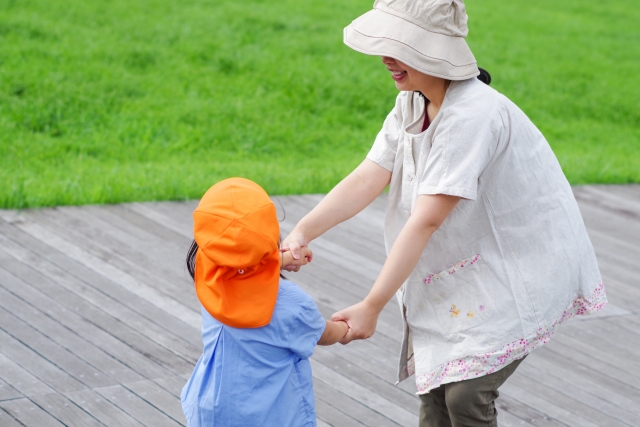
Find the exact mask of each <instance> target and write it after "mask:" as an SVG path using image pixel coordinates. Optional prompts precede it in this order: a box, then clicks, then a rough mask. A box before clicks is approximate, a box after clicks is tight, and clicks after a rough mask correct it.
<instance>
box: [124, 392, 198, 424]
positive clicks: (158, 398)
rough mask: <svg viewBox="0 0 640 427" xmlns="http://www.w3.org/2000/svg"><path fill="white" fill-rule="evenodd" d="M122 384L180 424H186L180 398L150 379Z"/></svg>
mask: <svg viewBox="0 0 640 427" xmlns="http://www.w3.org/2000/svg"><path fill="white" fill-rule="evenodd" d="M123 386H124V387H125V388H126V389H127V390H129V391H131V392H133V393H134V394H135V395H136V396H138V397H139V398H140V399H142V400H144V401H145V402H147V403H149V404H150V405H151V406H153V407H154V408H156V409H157V410H158V411H160V412H162V413H163V414H165V415H166V416H168V417H169V418H171V419H172V420H174V421H176V422H177V423H179V424H180V425H183V426H186V425H187V421H186V419H185V417H184V413H183V412H182V404H181V403H180V398H179V397H176V396H174V395H172V394H171V393H169V392H168V391H167V390H165V389H163V388H162V387H160V386H159V385H158V384H155V383H153V382H151V381H138V382H135V383H129V384H124V385H123Z"/></svg>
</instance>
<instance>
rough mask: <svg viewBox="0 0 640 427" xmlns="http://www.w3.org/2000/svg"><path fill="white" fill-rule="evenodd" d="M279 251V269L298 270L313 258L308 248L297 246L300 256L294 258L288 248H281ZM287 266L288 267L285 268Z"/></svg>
mask: <svg viewBox="0 0 640 427" xmlns="http://www.w3.org/2000/svg"><path fill="white" fill-rule="evenodd" d="M282 251H283V252H281V257H282V261H281V263H280V269H281V270H287V271H298V270H299V269H300V267H302V266H303V265H307V264H308V263H310V262H311V260H312V259H313V252H311V249H309V248H304V247H303V248H299V250H298V251H299V253H300V257H299V258H298V259H294V257H293V254H292V253H291V251H290V250H289V249H286V250H285V249H282ZM287 267H289V268H287Z"/></svg>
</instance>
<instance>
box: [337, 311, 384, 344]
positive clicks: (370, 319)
mask: <svg viewBox="0 0 640 427" xmlns="http://www.w3.org/2000/svg"><path fill="white" fill-rule="evenodd" d="M379 315H380V310H378V309H377V308H376V307H374V306H373V305H371V304H369V303H368V302H367V300H364V301H362V302H359V303H358V304H355V305H352V306H351V307H348V308H345V309H344V310H341V311H338V312H337V313H334V314H333V316H331V320H333V321H334V322H337V321H339V320H344V321H345V322H347V325H349V331H348V332H347V334H346V335H345V336H344V337H343V338H342V339H341V340H340V344H349V343H350V342H351V341H353V340H362V339H366V338H369V337H370V336H371V335H373V334H374V332H375V331H376V324H377V323H378V316H379Z"/></svg>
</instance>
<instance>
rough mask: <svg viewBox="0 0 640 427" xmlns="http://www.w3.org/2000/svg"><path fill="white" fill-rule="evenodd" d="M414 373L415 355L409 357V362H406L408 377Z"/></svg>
mask: <svg viewBox="0 0 640 427" xmlns="http://www.w3.org/2000/svg"><path fill="white" fill-rule="evenodd" d="M415 373H416V358H415V355H411V357H410V358H409V360H407V374H408V375H409V376H411V375H413V374H415Z"/></svg>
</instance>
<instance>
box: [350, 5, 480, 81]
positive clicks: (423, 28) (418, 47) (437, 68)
mask: <svg viewBox="0 0 640 427" xmlns="http://www.w3.org/2000/svg"><path fill="white" fill-rule="evenodd" d="M468 33H469V30H468V28H467V11H466V9H465V6H464V2H463V1H462V0H413V1H412V0H375V2H374V3H373V10H371V11H369V12H367V13H365V14H364V15H362V16H360V17H359V18H357V19H356V20H355V21H353V22H352V23H351V24H350V25H349V26H348V27H346V28H345V29H344V43H345V44H346V45H347V46H349V47H350V48H352V49H354V50H356V51H358V52H361V53H364V54H367V55H376V56H389V57H391V58H394V59H397V60H399V61H401V62H403V63H405V64H407V65H409V66H410V67H411V68H414V69H416V70H418V71H421V72H423V73H425V74H429V75H432V76H436V77H441V78H444V79H448V80H466V79H469V78H471V77H475V76H477V75H478V74H479V71H478V65H477V63H476V59H475V57H474V56H473V53H471V49H469V46H468V45H467V42H466V41H465V37H466V36H467V34H468Z"/></svg>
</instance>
